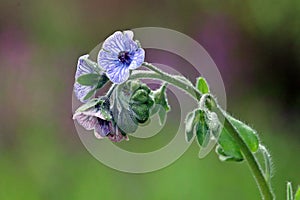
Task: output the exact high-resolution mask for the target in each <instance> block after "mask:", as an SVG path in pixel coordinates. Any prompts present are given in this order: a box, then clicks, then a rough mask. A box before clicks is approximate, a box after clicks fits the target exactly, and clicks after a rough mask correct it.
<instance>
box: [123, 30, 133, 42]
mask: <svg viewBox="0 0 300 200" xmlns="http://www.w3.org/2000/svg"><path fill="white" fill-rule="evenodd" d="M123 34H124V36H126V37H127V38H128V39H130V40H132V39H133V35H134V34H133V32H132V31H130V30H127V31H123Z"/></svg>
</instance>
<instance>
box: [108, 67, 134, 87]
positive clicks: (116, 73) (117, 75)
mask: <svg viewBox="0 0 300 200" xmlns="http://www.w3.org/2000/svg"><path fill="white" fill-rule="evenodd" d="M106 75H107V77H108V78H109V79H110V80H111V81H112V82H113V83H116V84H121V83H124V82H125V81H126V80H127V79H128V78H129V69H128V67H126V66H125V65H122V64H119V65H117V66H115V67H112V68H110V69H108V70H107V71H106Z"/></svg>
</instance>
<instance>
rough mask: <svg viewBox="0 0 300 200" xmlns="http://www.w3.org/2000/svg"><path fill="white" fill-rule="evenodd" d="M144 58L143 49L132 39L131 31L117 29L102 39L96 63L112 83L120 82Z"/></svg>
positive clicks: (138, 65) (124, 79) (140, 63)
mask: <svg viewBox="0 0 300 200" xmlns="http://www.w3.org/2000/svg"><path fill="white" fill-rule="evenodd" d="M144 58H145V51H144V49H142V48H140V47H139V45H138V44H137V42H135V41H134V40H133V32H132V31H124V32H123V33H122V32H120V31H117V32H115V33H114V34H113V35H111V36H109V37H108V38H107V39H106V40H105V41H104V43H103V46H102V49H101V50H100V52H99V54H98V64H99V65H100V66H101V67H102V68H103V69H104V70H105V71H106V75H107V76H108V78H109V79H110V80H111V81H112V82H113V83H116V84H120V83H123V82H125V81H126V80H127V79H128V78H129V73H130V70H134V69H136V68H138V67H140V66H141V65H142V63H143V62H144Z"/></svg>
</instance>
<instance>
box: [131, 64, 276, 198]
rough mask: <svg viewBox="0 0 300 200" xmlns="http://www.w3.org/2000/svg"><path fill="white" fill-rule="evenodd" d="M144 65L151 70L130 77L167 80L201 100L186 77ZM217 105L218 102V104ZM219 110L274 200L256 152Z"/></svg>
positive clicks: (266, 195) (262, 187)
mask: <svg viewBox="0 0 300 200" xmlns="http://www.w3.org/2000/svg"><path fill="white" fill-rule="evenodd" d="M143 66H144V67H147V68H148V69H150V70H151V71H145V70H135V71H133V73H132V74H131V76H130V79H157V80H161V81H165V82H167V83H170V84H172V85H174V86H176V87H178V88H180V89H181V90H183V91H185V92H186V93H187V94H189V95H190V96H191V97H193V98H194V99H195V100H197V101H199V100H200V98H201V96H202V94H201V93H200V92H199V91H198V89H197V88H195V86H193V85H192V84H190V82H188V81H185V78H178V76H176V77H175V76H173V75H170V74H168V73H165V72H163V71H161V70H160V69H158V68H157V67H155V66H154V65H152V64H149V63H143ZM216 105H217V104H216ZM216 109H217V112H218V114H219V115H222V117H224V119H225V122H224V127H225V128H226V129H227V130H228V132H229V133H230V135H231V136H232V137H233V138H234V140H235V141H236V143H237V144H238V145H239V146H240V148H241V151H242V153H243V155H244V157H245V159H246V160H247V162H248V165H249V168H250V169H251V171H252V174H253V176H254V179H255V181H256V183H257V186H258V188H259V190H260V193H261V196H262V198H263V199H264V200H272V199H275V197H274V195H273V193H272V190H271V188H270V186H269V185H268V183H267V181H266V179H265V177H264V174H263V171H262V169H261V167H260V165H259V164H258V161H257V159H256V157H255V156H254V154H253V153H252V152H251V151H250V149H249V148H248V146H247V144H246V143H245V142H244V140H243V139H242V138H241V136H240V134H239V133H238V131H237V130H236V129H235V128H234V126H233V125H232V124H231V122H230V121H229V120H228V119H227V118H226V116H225V115H224V111H223V110H222V109H221V108H220V107H219V106H217V107H216Z"/></svg>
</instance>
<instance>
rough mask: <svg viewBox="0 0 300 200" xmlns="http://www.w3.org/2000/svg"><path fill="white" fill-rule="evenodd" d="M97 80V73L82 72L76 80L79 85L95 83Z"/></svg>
mask: <svg viewBox="0 0 300 200" xmlns="http://www.w3.org/2000/svg"><path fill="white" fill-rule="evenodd" d="M99 80H100V75H99V74H84V75H82V76H79V77H78V78H77V82H78V83H79V84H80V85H85V86H93V85H97V84H98V81H99Z"/></svg>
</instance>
